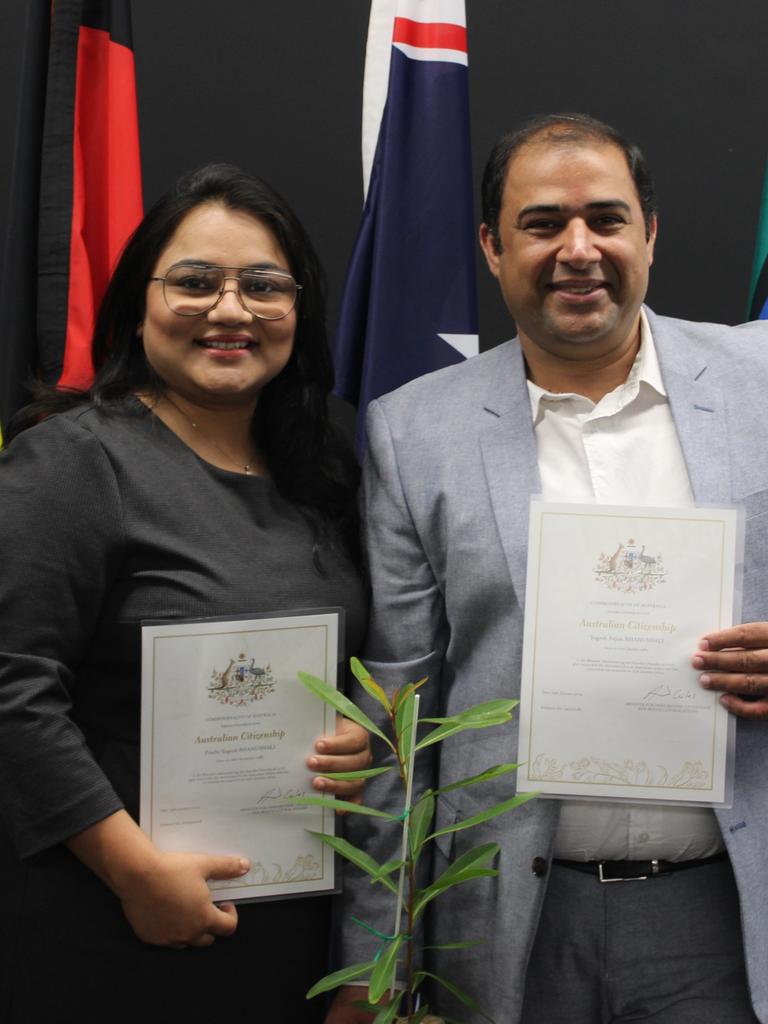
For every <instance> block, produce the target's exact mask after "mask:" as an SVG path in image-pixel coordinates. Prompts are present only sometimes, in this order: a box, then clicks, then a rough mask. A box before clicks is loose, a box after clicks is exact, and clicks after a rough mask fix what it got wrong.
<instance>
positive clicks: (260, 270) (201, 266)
mask: <svg viewBox="0 0 768 1024" xmlns="http://www.w3.org/2000/svg"><path fill="white" fill-rule="evenodd" d="M177 267H190V268H191V269H193V270H239V271H240V273H239V274H237V276H236V277H228V276H227V275H226V274H225V275H224V277H223V278H222V281H221V288H220V289H219V295H218V298H217V299H216V301H215V302H214V303H212V304H211V305H210V306H209V307H208V308H207V309H201V310H199V312H197V313H180V312H179V311H178V309H174V308H173V307H172V306H171V304H170V302H169V301H168V296H167V295H166V294H165V282H166V279H167V275H168V271H169V270H176V268H177ZM246 270H247V271H248V272H249V273H250V274H276V275H277V276H278V277H289V278H290V279H291V280H292V281H293V283H294V286H295V288H296V295H295V296H294V299H293V305H292V306H291V308H290V309H287V310H286V311H285V313H281V314H280V316H263V315H262V314H261V313H256V312H255V311H254V310H252V309H249V308H248V306H246V304H245V302H244V301H243V295H242V292H241V291H240V276H241V274H242V273H243V271H246ZM165 274H166V276H165V277H150V278H149V280H150V281H162V283H163V301H164V302H165V304H166V306H167V307H168V309H169V310H170V311H171V313H174V314H175V315H176V316H207V315H208V313H210V312H211V310H213V309H216V307H217V306H218V304H219V303H220V302H221V300H222V299H223V298H224V295H225V292H226V290H227V288H226V286H227V281H237V288H236V289H235V295H236V296H237V301H238V302H239V303H240V305H241V306H242V307H243V309H244V310H245V312H246V313H250V314H251V316H255V317H258V319H259V320H269V321H272V320H284V319H285V318H286V317H287V316H289V315H290V314H291V313H292V312H293V311H294V309H295V308H296V303H297V302H298V301H299V292H301V291H302V290H303V288H304V285H302V284H299V282H298V281H297V280H296V278H295V277H294V276H293V274H289V273H288V271H287V270H269V269H267V268H266V267H226V266H220V265H219V264H218V263H174V265H173V266H172V267H169V268H168V270H166V272H165Z"/></svg>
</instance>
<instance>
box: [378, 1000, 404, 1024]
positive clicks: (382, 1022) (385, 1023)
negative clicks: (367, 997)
mask: <svg viewBox="0 0 768 1024" xmlns="http://www.w3.org/2000/svg"><path fill="white" fill-rule="evenodd" d="M399 1005H400V997H399V995H396V996H395V998H394V999H393V1000H392V1002H391V1003H389V1004H388V1005H387V1006H385V1007H383V1008H382V1009H381V1010H379V1012H378V1013H377V1014H376V1016H375V1017H374V1018H373V1024H392V1021H393V1020H394V1019H395V1018H396V1017H397V1013H398V1006H399Z"/></svg>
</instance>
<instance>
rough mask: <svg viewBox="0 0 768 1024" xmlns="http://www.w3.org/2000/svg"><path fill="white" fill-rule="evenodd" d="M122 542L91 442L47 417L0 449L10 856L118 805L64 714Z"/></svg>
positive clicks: (4, 813) (1, 764)
mask: <svg viewBox="0 0 768 1024" xmlns="http://www.w3.org/2000/svg"><path fill="white" fill-rule="evenodd" d="M122 550H123V525H122V507H121V501H120V494H119V490H118V486H117V481H116V479H115V474H114V471H113V469H112V466H111V463H110V461H109V459H108V457H107V455H106V453H105V451H104V449H103V447H102V445H101V443H100V442H99V440H98V439H97V438H96V437H95V436H94V435H93V434H91V433H90V431H88V430H86V429H84V428H83V427H81V426H78V424H77V422H76V421H72V420H69V419H68V418H65V417H60V416H59V417H54V418H52V419H50V420H48V421H46V422H45V423H42V424H40V425H39V426H37V427H33V428H31V429H30V430H28V431H26V432H24V433H23V434H21V435H19V437H17V438H16V439H15V440H14V441H13V443H12V444H11V445H10V446H9V447H8V449H7V450H6V451H4V452H3V453H2V455H0V567H1V568H0V817H2V819H3V822H4V824H5V826H6V828H7V830H8V833H9V835H10V838H11V840H12V842H13V844H14V846H15V848H16V851H17V853H18V855H19V856H20V857H27V856H31V855H32V854H35V853H37V852H39V851H40V850H43V849H45V848H47V847H49V846H51V845H53V844H55V843H57V842H60V841H61V840H63V839H66V838H68V837H69V836H70V835H73V834H75V833H76V832H79V831H81V830H82V829H84V828H87V827H88V826H89V825H92V824H94V823H95V822H97V821H100V820H101V819H103V818H105V817H107V816H108V815H109V814H111V813H113V812H114V811H116V810H118V809H120V808H121V807H122V803H121V801H120V800H119V798H118V797H117V796H116V794H115V792H114V790H113V789H112V787H111V785H110V783H109V782H108V780H107V779H106V777H105V776H104V774H103V772H102V771H101V769H100V768H99V766H98V765H97V764H96V762H95V760H94V758H93V756H92V754H91V752H90V750H89V749H88V747H87V745H86V743H85V740H84V738H83V735H82V733H81V731H80V730H79V728H78V727H77V725H76V724H75V722H74V721H73V720H72V718H71V715H70V711H71V707H72V695H73V691H74V687H75V686H76V671H77V665H78V663H79V662H81V661H82V660H83V659H84V658H86V657H87V652H88V647H89V643H90V641H91V637H92V636H93V633H94V631H95V630H96V629H97V628H98V619H99V613H100V609H101V606H102V603H103V600H104V595H105V593H106V592H107V589H108V588H109V586H110V581H111V579H113V578H114V575H115V573H116V570H117V567H118V566H119V563H120V559H121V552H122Z"/></svg>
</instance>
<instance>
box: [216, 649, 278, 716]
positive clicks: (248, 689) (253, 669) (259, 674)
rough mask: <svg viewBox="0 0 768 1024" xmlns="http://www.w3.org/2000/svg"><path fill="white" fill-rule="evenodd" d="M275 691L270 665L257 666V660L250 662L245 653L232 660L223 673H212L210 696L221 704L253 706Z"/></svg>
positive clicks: (253, 659) (252, 659)
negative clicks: (255, 702)
mask: <svg viewBox="0 0 768 1024" xmlns="http://www.w3.org/2000/svg"><path fill="white" fill-rule="evenodd" d="M274 689H275V679H274V676H273V675H272V668H271V666H270V665H264V666H261V665H257V664H256V660H255V658H251V659H250V661H249V660H248V659H247V658H246V656H245V654H244V653H242V652H241V653H240V654H239V655H238V657H237V658H230V659H229V664H228V665H227V667H226V668H225V669H224V671H223V672H217V671H216V669H214V670H213V672H211V681H210V683H209V684H208V696H209V697H210V698H211V699H212V700H217V701H218V702H219V704H234V705H242V704H251V703H253V701H257V700H261V699H262V698H264V697H266V696H268V695H269V694H270V693H272V692H273V691H274Z"/></svg>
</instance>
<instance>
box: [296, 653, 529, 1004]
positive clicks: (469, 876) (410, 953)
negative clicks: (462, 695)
mask: <svg viewBox="0 0 768 1024" xmlns="http://www.w3.org/2000/svg"><path fill="white" fill-rule="evenodd" d="M351 667H352V672H353V673H354V676H355V678H356V679H357V681H358V682H359V683H360V685H361V686H362V687H363V689H364V690H365V692H366V693H367V694H368V695H369V696H370V697H372V698H373V699H374V700H375V701H376V702H377V703H378V704H380V705H381V707H382V708H383V710H384V712H385V716H386V724H385V726H384V728H380V727H379V726H378V725H376V724H375V723H374V722H373V721H372V720H371V719H370V718H369V717H368V716H367V715H366V714H365V713H364V712H363V711H362V710H361V709H360V708H358V707H357V705H356V704H355V703H354V702H353V701H351V700H350V699H349V698H348V697H346V696H345V695H344V694H343V693H341V692H339V691H338V690H336V689H334V688H333V687H331V686H328V684H327V683H325V682H323V681H322V680H320V679H317V678H316V677H315V676H311V675H308V674H307V673H305V672H300V673H299V678H300V680H301V682H302V683H303V684H304V685H305V686H306V687H307V689H309V690H311V691H312V693H314V694H315V695H316V696H317V697H319V698H320V699H321V700H323V701H325V702H326V703H327V704H329V705H331V706H332V707H333V708H335V709H336V711H338V712H339V713H340V714H342V715H344V716H346V717H347V718H351V719H352V720H353V721H354V722H357V723H358V724H359V725H361V726H363V728H364V729H367V730H368V731H369V732H370V733H372V734H373V735H374V736H377V737H378V738H379V739H380V740H381V741H382V742H383V743H385V744H386V746H387V747H388V748H389V750H390V752H391V754H389V755H388V757H387V762H388V763H386V764H383V765H380V766H378V767H373V768H367V769H365V770H363V771H356V772H336V773H334V774H329V775H328V777H329V778H332V779H371V778H374V777H375V776H377V775H382V774H384V773H385V772H392V771H396V772H397V773H398V774H399V778H400V783H401V786H402V794H403V807H404V812H403V813H402V814H399V815H398V814H397V813H390V812H389V811H385V810H381V809H379V808H375V807H368V806H366V805H365V804H356V803H352V802H351V801H347V800H338V799H335V798H334V797H322V796H306V797H299V798H296V799H297V802H300V803H303V804H316V805H319V806H321V807H329V808H333V809H334V810H342V811H347V812H349V813H351V814H367V815H372V816H374V817H376V818H381V819H383V820H386V821H388V822H390V823H391V825H392V827H393V828H399V829H401V830H402V837H401V838H402V841H401V846H400V849H401V856H400V858H399V859H397V860H393V861H388V862H387V863H385V864H379V863H378V862H377V861H376V860H375V859H374V858H373V857H372V856H371V855H370V854H369V853H367V852H366V851H365V850H361V849H358V847H356V846H354V845H353V844H352V843H350V842H348V841H347V840H346V839H343V838H341V837H339V836H333V835H324V834H321V833H318V832H313V833H312V834H313V835H315V836H317V838H318V839H320V840H322V842H324V843H326V844H327V845H328V846H330V847H331V848H332V849H333V850H334V851H335V852H336V853H338V854H340V855H341V856H342V857H344V858H345V859H346V860H348V861H350V862H351V863H352V864H354V865H356V866H357V867H358V868H360V869H361V870H362V871H364V872H365V873H366V874H368V875H369V876H370V878H371V883H372V884H375V885H382V886H384V888H385V889H387V890H389V892H390V893H391V895H392V920H393V921H394V927H393V928H392V933H391V934H389V933H388V930H387V926H388V925H390V926H391V922H377V924H378V927H377V928H373V927H371V926H370V924H368V923H363V922H357V923H358V924H361V926H362V927H364V928H366V929H367V930H369V931H371V932H373V933H374V934H376V935H377V936H379V938H380V940H381V942H382V945H381V948H380V949H379V952H378V954H377V956H376V958H375V959H374V960H370V961H367V962H366V963H359V964H352V965H350V966H349V967H344V968H342V969H341V970H338V971H335V972H334V973H333V974H329V975H327V976H326V977H325V978H322V979H321V980H320V981H318V982H317V983H316V984H315V985H314V986H313V987H312V988H311V989H310V990H309V992H308V993H307V998H308V999H311V998H312V997H313V996H316V995H319V994H320V993H322V992H328V991H330V990H332V989H334V988H338V987H340V986H342V985H346V984H348V983H349V982H351V981H354V980H356V979H363V978H368V979H369V980H368V1001H367V1002H365V1003H364V1002H360V1003H358V1004H357V1005H358V1006H360V1007H363V1008H365V1009H366V1010H368V1011H370V1012H371V1013H373V1014H375V1017H374V1021H373V1024H393V1022H395V1021H401V1022H403V1024H405V1022H407V1024H421V1022H424V1024H427V1021H429V1020H436V1018H434V1017H430V1016H429V1006H426V1005H424V1006H421V1007H419V1008H418V1009H417V1008H416V1005H417V993H418V990H419V987H420V985H421V984H422V982H423V981H424V980H425V979H427V978H429V979H430V980H431V981H432V982H433V983H435V984H436V985H439V986H442V987H443V988H445V989H447V990H448V991H449V992H451V993H452V994H453V995H454V996H455V997H456V998H457V999H458V1000H459V1001H460V1002H462V1003H463V1004H464V1005H465V1006H467V1007H469V1008H470V1009H471V1010H472V1012H473V1013H475V1014H478V1015H480V1016H481V1017H482V1018H483V1019H485V1020H487V1021H491V1024H493V1022H492V1018H491V1017H489V1016H488V1015H487V1014H486V1013H484V1012H483V1010H481V1009H480V1007H479V1006H478V1005H477V1003H476V1002H475V1000H474V999H473V998H472V997H471V996H470V995H469V994H468V993H466V992H464V991H462V990H461V989H460V988H458V986H456V985H455V984H454V983H453V982H451V981H448V980H447V979H446V978H442V977H439V976H437V975H435V974H433V973H431V972H428V971H426V970H424V969H423V968H422V967H420V966H419V964H418V962H417V959H418V958H417V946H416V941H415V939H414V935H415V934H416V932H417V930H418V925H419V921H420V918H421V917H422V915H423V913H424V911H425V909H426V907H427V906H428V905H429V903H431V901H432V900H434V899H436V898H437V897H439V896H440V895H442V894H443V893H444V892H447V891H448V890H449V889H451V888H453V887H454V886H456V885H462V884H464V883H466V882H470V881H471V880H473V879H476V878H493V877H494V876H496V875H497V874H498V871H497V870H496V868H494V867H493V866H492V864H493V861H494V859H495V858H496V856H497V854H498V853H499V845H498V843H484V844H483V845H482V846H477V847H475V848H474V849H472V850H468V851H467V852H466V853H464V854H462V855H461V856H460V857H458V858H457V859H455V860H454V861H453V862H452V863H451V864H450V865H449V866H448V867H447V868H446V870H445V871H443V873H442V874H441V875H440V876H439V877H438V878H436V879H434V880H433V881H432V882H431V883H430V884H429V885H427V886H425V887H423V888H419V887H418V883H417V866H418V862H419V858H420V857H421V856H422V854H423V853H424V851H425V849H426V848H427V846H428V844H429V843H430V842H432V841H433V840H434V839H436V838H437V837H438V836H442V835H446V834H448V833H450V832H458V831H460V830H462V829H467V828H471V827H472V826H473V825H479V824H481V823H482V822H485V821H490V820H491V818H495V817H497V816H498V815H500V814H505V813H506V812H507V811H511V810H512V809H513V808H515V807H518V806H519V805H520V804H522V803H524V802H525V801H526V800H529V799H531V797H532V796H534V795H535V794H532V793H524V794H520V795H518V796H513V797H511V798H510V799H508V800H504V801H503V802H501V803H497V804H495V805H494V806H493V807H489V808H487V809H486V810H483V811H481V812H480V813H478V814H475V815H473V816H472V817H470V818H466V819H464V820H463V821H457V822H454V823H453V824H451V825H449V826H447V827H446V828H441V829H439V830H438V831H436V832H433V831H431V829H432V822H433V818H434V814H435V801H436V798H437V797H438V796H439V795H440V794H442V793H449V792H450V791H451V790H454V789H461V788H463V787H465V786H475V785H478V784H480V783H483V782H487V781H489V780H491V779H495V778H498V777H499V776H501V775H505V774H507V773H509V772H512V771H514V770H515V769H516V768H517V767H518V766H517V765H516V764H500V765H496V766H494V767H493V768H488V769H486V770H485V771H483V772H480V773H479V774H478V775H472V776H471V777H468V778H465V779H461V780H459V781H458V782H453V783H451V784H450V785H448V786H443V787H442V788H440V789H427V790H426V791H425V792H423V793H417V794H414V793H413V777H414V774H413V767H414V760H415V757H416V756H417V755H418V754H419V753H420V752H421V751H423V750H424V749H426V748H427V747H430V746H432V744H434V743H441V742H442V741H443V740H446V739H448V738H449V737H451V736H455V735H456V734H457V733H460V732H464V731H466V730H467V729H485V728H488V727H489V726H494V725H502V724H504V723H505V722H508V721H509V720H510V718H511V716H512V709H513V708H514V707H515V706H516V705H517V703H518V701H516V700H492V701H487V702H485V703H483V704H478V705H475V706H474V707H470V708H467V709H466V710H464V711H462V712H460V713H459V714H457V715H453V716H451V717H449V718H419V711H418V708H419V694H418V692H417V691H418V690H419V688H420V687H421V686H422V685H423V684H424V683H426V682H427V680H426V678H425V679H421V680H419V682H417V683H408V684H407V685H405V686H402V687H400V688H398V689H396V690H395V691H394V692H393V693H392V694H391V696H388V695H387V694H386V693H385V691H384V689H383V688H382V687H381V686H380V685H379V684H378V683H377V682H376V681H375V680H374V679H372V678H371V675H370V673H369V672H368V670H367V669H366V668H365V666H364V665H363V664H362V663H361V662H360V661H358V660H357V659H356V658H353V659H352V661H351ZM420 726H430V727H431V728H429V730H428V731H427V732H426V733H425V734H423V735H419V727H420ZM422 732H423V730H422ZM473 945H476V943H474V942H461V941H456V942H449V943H447V944H442V945H440V946H434V945H433V946H430V947H429V948H430V949H445V950H447V949H466V948H468V947H470V946H473ZM396 978H399V979H402V980H400V981H398V982H397V985H398V986H400V985H402V988H401V989H399V988H396ZM387 996H388V998H386V999H385V997H387ZM445 1024H459V1022H457V1021H453V1022H450V1021H447V1020H446V1022H445Z"/></svg>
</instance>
